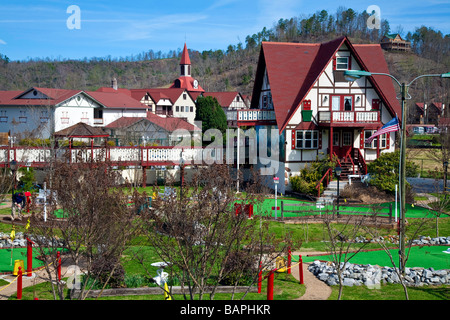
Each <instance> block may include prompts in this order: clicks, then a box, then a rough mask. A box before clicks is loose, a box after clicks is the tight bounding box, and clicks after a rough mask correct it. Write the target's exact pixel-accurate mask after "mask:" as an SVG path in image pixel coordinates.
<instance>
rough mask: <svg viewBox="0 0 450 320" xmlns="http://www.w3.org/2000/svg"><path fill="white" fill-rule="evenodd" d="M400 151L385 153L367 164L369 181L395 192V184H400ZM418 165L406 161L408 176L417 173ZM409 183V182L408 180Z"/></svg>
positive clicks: (380, 187)
mask: <svg viewBox="0 0 450 320" xmlns="http://www.w3.org/2000/svg"><path fill="white" fill-rule="evenodd" d="M399 161H400V151H399V150H397V151H395V152H387V153H383V154H382V155H381V156H380V157H379V158H378V159H376V160H375V161H373V162H371V163H369V164H368V165H367V171H368V173H369V174H370V176H371V179H370V181H369V183H370V184H371V185H373V186H375V187H377V188H378V189H380V190H383V191H386V192H388V193H391V194H393V193H394V192H395V185H396V184H397V185H398V184H399V182H398V179H399ZM417 170H418V166H417V165H416V164H414V163H413V162H411V161H406V176H407V177H412V176H415V175H417ZM407 185H408V182H407Z"/></svg>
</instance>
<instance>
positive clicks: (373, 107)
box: [372, 99, 380, 110]
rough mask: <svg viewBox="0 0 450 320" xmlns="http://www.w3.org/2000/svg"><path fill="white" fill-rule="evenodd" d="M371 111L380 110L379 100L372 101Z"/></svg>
mask: <svg viewBox="0 0 450 320" xmlns="http://www.w3.org/2000/svg"><path fill="white" fill-rule="evenodd" d="M372 109H373V110H380V99H372Z"/></svg>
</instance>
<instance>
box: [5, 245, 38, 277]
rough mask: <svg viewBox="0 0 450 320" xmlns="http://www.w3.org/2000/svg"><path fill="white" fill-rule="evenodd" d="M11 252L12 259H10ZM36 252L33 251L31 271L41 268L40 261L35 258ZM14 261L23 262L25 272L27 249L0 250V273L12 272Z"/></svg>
mask: <svg viewBox="0 0 450 320" xmlns="http://www.w3.org/2000/svg"><path fill="white" fill-rule="evenodd" d="M11 251H12V259H11ZM35 255H36V252H35V251H34V250H33V260H32V265H33V269H35V268H39V267H41V266H43V265H44V264H43V263H42V261H41V260H38V259H36V258H35ZM15 260H23V265H24V268H25V270H26V269H27V248H14V249H11V248H4V249H0V272H1V273H8V272H11V273H12V272H13V270H14V263H15Z"/></svg>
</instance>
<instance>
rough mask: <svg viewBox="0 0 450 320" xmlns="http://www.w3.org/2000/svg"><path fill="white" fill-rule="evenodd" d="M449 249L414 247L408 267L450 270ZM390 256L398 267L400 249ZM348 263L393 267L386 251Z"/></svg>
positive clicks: (325, 258)
mask: <svg viewBox="0 0 450 320" xmlns="http://www.w3.org/2000/svg"><path fill="white" fill-rule="evenodd" d="M447 248H450V246H429V247H428V246H426V247H412V248H411V253H410V255H409V258H408V261H407V262H406V266H407V267H410V268H412V267H422V268H425V269H427V268H434V269H435V270H441V269H450V254H449V253H444V252H443V251H446V250H447ZM390 254H391V255H392V257H393V259H394V262H395V263H396V265H398V260H399V255H398V249H391V250H390ZM294 258H295V259H296V260H297V261H298V256H294ZM302 260H303V262H312V261H314V260H323V261H332V260H333V258H332V256H330V255H325V256H311V257H309V256H307V257H302ZM348 262H349V263H353V264H371V265H379V266H381V267H384V266H387V267H392V263H391V260H390V259H389V256H388V254H387V253H386V252H385V251H384V250H377V251H367V252H358V253H357V254H356V255H355V256H354V257H352V258H351V259H350V260H349V261H348Z"/></svg>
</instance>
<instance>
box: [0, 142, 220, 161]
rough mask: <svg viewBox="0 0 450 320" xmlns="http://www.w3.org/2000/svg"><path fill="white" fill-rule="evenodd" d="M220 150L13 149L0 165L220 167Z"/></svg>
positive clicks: (3, 151) (0, 155) (1, 151)
mask: <svg viewBox="0 0 450 320" xmlns="http://www.w3.org/2000/svg"><path fill="white" fill-rule="evenodd" d="M223 153H224V152H223V150H222V149H221V148H217V149H213V148H194V147H186V148H184V147H108V148H102V147H92V148H91V147H86V148H59V149H52V148H48V147H14V148H8V147H3V148H0V165H1V166H9V163H10V162H11V161H12V160H16V161H17V162H18V163H19V164H20V165H21V166H46V165H48V164H50V163H51V162H52V161H54V160H55V159H58V160H60V161H65V162H70V163H84V162H89V161H106V160H108V161H110V162H111V163H113V164H115V165H133V164H134V165H152V164H155V165H160V164H162V163H164V164H167V165H170V164H178V163H179V162H180V159H181V157H182V158H183V160H184V161H185V163H186V164H202V163H208V164H211V163H214V162H216V163H221V162H220V161H222V160H223V155H224V154H223Z"/></svg>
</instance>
